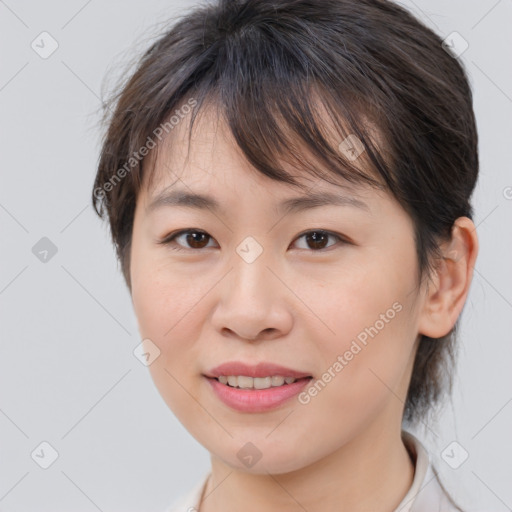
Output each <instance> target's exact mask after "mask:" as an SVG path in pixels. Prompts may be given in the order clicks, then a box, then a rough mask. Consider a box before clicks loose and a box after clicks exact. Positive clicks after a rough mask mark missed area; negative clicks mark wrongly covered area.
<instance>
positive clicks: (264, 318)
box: [212, 255, 293, 341]
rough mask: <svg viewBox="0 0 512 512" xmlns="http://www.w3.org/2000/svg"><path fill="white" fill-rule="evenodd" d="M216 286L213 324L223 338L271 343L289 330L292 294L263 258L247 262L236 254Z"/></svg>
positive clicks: (291, 317) (291, 318) (290, 326)
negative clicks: (224, 275) (225, 273)
mask: <svg viewBox="0 0 512 512" xmlns="http://www.w3.org/2000/svg"><path fill="white" fill-rule="evenodd" d="M232 263H233V266H232V268H231V271H230V272H229V273H228V274H227V275H226V277H225V279H223V280H222V281H221V283H219V286H217V287H216V293H217V300H216V307H215V310H214V313H213V315H212V322H213V326H214V328H215V329H216V330H217V331H218V332H219V333H220V334H221V335H223V336H230V337H237V338H240V339H241V340H246V341H257V340H271V339H275V338H279V337H281V336H285V335H286V334H287V333H288V332H289V331H290V330H291V328H292V324H293V315H292V300H293V294H292V293H291V292H290V291H289V290H288V289H287V288H286V286H285V285H284V284H283V282H282V277H281V278H278V277H277V275H278V274H279V270H277V269H276V268H275V265H274V266H273V267H271V266H270V265H269V262H268V261H267V259H266V258H264V257H263V256H260V257H259V258H258V259H256V260H255V261H253V262H251V263H248V262H246V261H244V260H243V259H242V258H239V257H238V255H236V257H234V258H233V261H232Z"/></svg>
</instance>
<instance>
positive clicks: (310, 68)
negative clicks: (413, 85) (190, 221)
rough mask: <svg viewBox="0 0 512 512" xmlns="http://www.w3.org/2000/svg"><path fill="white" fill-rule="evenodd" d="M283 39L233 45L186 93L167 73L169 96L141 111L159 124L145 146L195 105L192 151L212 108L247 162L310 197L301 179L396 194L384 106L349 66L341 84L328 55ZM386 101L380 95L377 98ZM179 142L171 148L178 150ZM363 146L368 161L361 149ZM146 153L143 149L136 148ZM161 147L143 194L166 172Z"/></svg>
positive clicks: (163, 89)
mask: <svg viewBox="0 0 512 512" xmlns="http://www.w3.org/2000/svg"><path fill="white" fill-rule="evenodd" d="M273 36H274V37H272V38H271V37H264V36H263V35H262V33H261V32H260V31H256V30H252V31H250V32H249V31H248V32H245V33H243V35H242V34H233V35H232V37H226V38H225V39H224V40H223V41H222V43H221V42H219V43H218V44H213V45H212V46H211V47H210V48H209V50H208V51H207V52H205V53H204V54H203V55H202V58H201V62H199V63H198V62H197V61H196V63H195V67H191V68H190V70H189V73H188V74H187V73H185V72H184V70H186V69H187V66H186V65H185V66H183V67H182V70H181V72H180V79H181V80H180V82H178V83H176V82H175V80H174V75H173V74H172V68H171V69H167V70H166V71H167V73H168V76H167V81H166V82H164V80H165V77H163V76H162V80H161V81H160V82H159V86H160V90H159V91H148V92H147V93H146V97H147V100H148V103H147V104H146V105H144V106H141V107H142V108H143V109H144V111H145V112H146V117H147V119H149V120H152V123H151V124H148V125H147V127H146V128H145V132H144V133H143V134H142V139H144V138H145V137H147V136H148V135H149V134H151V133H152V132H153V131H154V130H155V129H156V128H157V127H158V126H159V125H161V124H163V123H165V122H168V120H169V117H171V116H172V115H173V114H174V112H176V111H177V110H180V109H181V108H182V106H183V105H184V104H186V103H187V101H189V100H190V99H191V98H193V99H195V100H196V102H197V106H195V107H194V109H193V111H192V112H190V114H188V115H190V117H191V119H190V123H189V135H188V147H189V150H190V144H191V141H192V131H193V126H194V123H195V121H196V118H197V116H200V115H201V113H202V112H204V111H206V110H208V109H209V107H211V108H213V110H214V112H215V113H216V115H215V118H216V119H218V120H223V121H225V122H226V124H227V126H228V127H229V130H230V132H231V134H232V136H233V140H234V141H235V143H236V144H237V145H238V147H239V148H240V149H241V151H242V153H243V155H244V156H245V158H246V159H247V161H248V162H249V163H250V164H251V165H252V166H253V167H254V168H255V169H257V170H258V171H260V172H261V173H262V174H264V175H266V176H268V177H269V178H271V179H274V180H276V181H281V182H285V183H288V184H290V185H293V186H297V187H299V188H308V187H305V186H303V185H301V184H300V183H299V182H298V181H297V180H296V179H295V177H294V172H293V171H297V173H302V174H304V173H306V174H307V175H310V176H312V177H314V178H317V179H318V178H320V179H322V180H324V181H327V182H329V183H333V184H336V185H339V184H340V181H342V182H344V183H345V184H350V183H351V184H355V185H369V186H371V187H375V188H378V189H385V188H389V189H390V190H391V191H393V189H394V184H393V176H392V173H391V172H390V169H391V168H393V162H392V160H393V159H392V156H391V151H390V150H389V145H388V141H387V140H386V138H385V134H386V133H387V132H388V131H389V129H388V128H387V127H386V126H385V118H379V116H378V112H379V107H378V102H377V100H376V103H375V104H373V105H372V104H370V102H369V100H368V98H367V97H366V98H364V99H363V97H362V96H358V94H357V90H358V83H359V84H360V83H361V70H360V69H356V68H355V66H354V65H353V64H351V63H350V62H347V66H346V69H343V70H341V72H340V71H339V66H338V73H337V74H336V76H334V69H335V67H334V64H333V68H332V70H330V69H329V68H328V66H327V63H324V62H322V61H321V58H320V55H318V58H317V59H316V60H315V59H313V58H312V55H309V56H306V55H305V54H303V49H302V48H297V47H295V48H291V47H288V46H287V45H286V42H285V41H281V40H279V39H276V37H275V34H273ZM150 52H151V50H150ZM312 61H313V64H312ZM315 62H316V63H317V64H318V66H317V67H315V66H314V63H315ZM146 72H147V70H146ZM373 88H374V89H378V88H377V87H376V86H375V85H374V84H373ZM378 96H379V91H378V90H376V91H375V94H374V95H373V98H374V99H375V98H378ZM169 98H172V99H173V101H172V102H170V101H169ZM139 135H140V134H139ZM171 135H172V132H170V133H169V134H168V135H167V136H166V143H168V144H170V146H171V148H172V137H170V136H171ZM347 137H348V139H347ZM140 138H141V137H139V139H140ZM344 141H345V142H344ZM354 141H355V142H356V143H357V144H359V145H360V151H361V152H360V154H357V155H356V153H355V152H354V151H355V150H356V149H357V148H352V149H353V150H354V151H353V150H352V149H351V147H352V146H353V143H354ZM137 144H139V145H140V141H139V140H137V142H135V141H133V143H132V146H133V147H136V145H137ZM159 146H160V144H159V145H158V147H156V148H155V150H154V151H153V152H154V153H155V154H154V155H150V159H149V161H148V162H146V163H149V164H150V165H144V166H139V167H138V169H136V171H139V172H134V173H133V177H134V179H135V183H136V188H137V190H138V189H140V187H141V184H142V183H143V182H146V183H148V186H151V183H152V181H153V175H154V171H155V169H154V165H151V162H153V163H154V162H156V158H157V156H158V150H159V149H160V148H159ZM171 150H172V149H171ZM357 153H359V151H358V152H357ZM354 155H356V156H354ZM143 168H144V169H143ZM285 169H288V170H285ZM290 170H292V172H290ZM142 173H144V174H147V176H145V175H142Z"/></svg>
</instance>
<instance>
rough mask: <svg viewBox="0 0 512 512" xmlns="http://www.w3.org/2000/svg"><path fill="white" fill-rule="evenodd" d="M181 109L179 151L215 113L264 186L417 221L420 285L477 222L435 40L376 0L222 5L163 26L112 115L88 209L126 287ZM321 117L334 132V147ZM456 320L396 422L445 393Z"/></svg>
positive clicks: (456, 87)
mask: <svg viewBox="0 0 512 512" xmlns="http://www.w3.org/2000/svg"><path fill="white" fill-rule="evenodd" d="M191 104H193V105H194V106H197V108H195V109H194V110H193V111H192V118H191V123H190V133H189V142H190V137H191V132H192V126H193V123H194V120H195V118H196V116H197V114H198V113H199V112H200V109H201V107H202V106H204V105H206V104H210V105H214V106H216V108H217V109H218V112H219V115H220V116H222V118H223V119H224V120H225V121H226V122H227V124H228V126H229V129H230V132H231V133H232V135H233V137H234V141H235V142H236V144H237V145H238V146H239V148H240V149H241V150H242V152H243V154H244V155H245V157H246V159H247V161H248V162H249V163H250V164H252V165H253V166H254V167H255V169H256V170H257V171H259V172H261V173H262V174H264V175H265V176H268V177H269V178H271V179H273V180H276V181H281V182H285V183H288V184H290V185H293V186H300V185H298V183H297V182H296V181H295V179H294V177H293V176H292V174H291V173H290V172H287V171H285V170H284V165H283V163H284V162H286V163H288V164H290V165H291V166H292V167H293V168H294V169H301V170H303V171H306V172H308V173H309V174H311V175H314V176H316V177H317V178H319V179H324V180H327V181H330V180H332V179H334V178H336V179H337V180H338V182H339V180H340V179H341V180H343V181H344V182H345V183H356V184H366V185H369V186H371V187H376V188H381V189H382V188H385V189H386V190H387V191H388V192H389V193H390V194H391V195H392V196H394V198H396V200H397V201H398V202H399V204H400V205H401V206H402V207H403V208H404V210H405V211H406V212H407V213H408V214H409V215H410V216H411V218H412V221H413V225H414V243H415V247H416V254H417V260H418V266H417V268H418V276H417V277H418V282H421V281H422V279H424V278H430V277H431V276H432V275H433V273H434V272H435V271H436V268H437V264H438V263H439V261H440V258H442V252H441V249H440V248H441V245H440V244H441V243H442V242H443V241H447V240H449V239H450V237H451V231H452V227H453V224H454V221H455V220H456V219H457V218H458V217H460V216H466V217H469V218H470V219H472V218H473V210H472V206H471V204H470V197H471V194H472V192H473V189H474V187H475V184H476V180H477V175H478V151H477V131H476V123H475V118H474V113H473V108H472V93H471V89H470V86H469V83H468V79H467V76H466V72H465V69H464V68H463V66H462V64H461V63H460V62H459V60H458V59H457V58H455V56H454V55H452V54H450V53H448V52H447V51H445V49H444V48H443V47H442V40H441V38H440V37H439V36H438V35H436V34H435V33H434V32H433V31H432V30H430V29H429V28H428V27H426V26H425V25H424V24H422V23H421V22H420V21H419V20H417V19H416V18H415V17H414V16H413V15H412V14H410V13H409V12H408V11H407V10H405V9H404V8H403V7H401V6H399V5H397V4H394V3H392V2H389V1H385V0H314V1H313V0H279V1H277V0H276V1H273V0H217V1H215V2H214V3H212V4H202V5H199V6H196V7H195V8H194V9H191V10H190V11H189V12H187V13H186V15H183V16H182V17H181V18H180V19H179V20H177V21H176V22H175V23H173V24H172V26H170V27H168V28H167V30H166V31H165V33H163V35H160V36H159V37H158V39H157V40H156V41H155V42H153V44H152V45H151V46H150V48H149V49H148V50H147V51H146V52H145V53H144V54H143V56H142V57H141V58H140V61H139V62H138V65H137V68H136V70H135V71H134V72H133V74H131V75H130V76H128V78H127V79H126V80H125V81H124V83H123V85H122V86H121V87H120V88H119V89H118V90H117V92H116V93H115V94H113V95H112V96H111V97H110V99H109V101H108V102H107V103H106V112H107V110H108V111H109V112H110V113H108V112H107V114H108V116H106V117H105V119H106V124H107V127H106V132H105V135H104V138H103V141H102V149H101V154H100V159H99V164H98V169H97V175H96V178H95V182H94V189H93V192H92V201H93V205H94V208H95V211H96V213H97V214H98V215H99V216H100V217H101V218H105V216H106V214H108V219H109V224H110V231H111V235H112V240H113V243H114V245H115V248H116V253H117V257H118V259H119V261H120V264H121V268H122V272H123V275H124V278H125V281H126V283H127V285H128V287H129V288H130V290H131V284H130V246H131V237H132V229H133V219H134V211H135V205H136V199H137V195H138V192H139V191H140V190H141V187H142V186H143V183H144V181H143V179H144V180H146V179H149V180H151V175H152V173H153V172H154V168H152V167H151V166H150V165H145V164H147V163H148V162H149V160H148V158H147V157H146V158H144V156H145V155H146V154H147V153H148V148H152V147H153V146H155V145H156V149H155V151H157V150H158V146H159V144H157V143H156V141H155V139H156V138H158V139H159V141H161V139H162V137H161V135H162V134H163V131H165V132H166V133H171V132H170V130H171V129H172V128H173V127H174V125H175V124H176V122H175V121H174V120H173V119H175V120H177V122H179V118H180V117H183V116H182V115H181V114H180V112H184V113H188V112H190V107H189V105H191ZM319 106H321V107H322V109H323V110H324V111H325V112H327V113H328V115H329V118H330V120H331V121H332V123H333V124H334V126H335V127H336V128H337V129H338V137H337V140H336V141H335V142H334V143H333V140H332V137H331V138H329V137H328V133H327V130H326V127H325V125H326V122H325V118H322V117H321V116H320V115H319V113H318V111H319V108H318V107H319ZM177 114H180V115H177ZM372 127H374V128H376V131H377V132H378V137H379V139H378V141H379V143H378V144H377V143H376V140H375V137H372V135H374V134H375V132H374V131H373V130H372V131H370V130H371V128H372ZM331 133H332V132H331ZM347 134H354V135H355V136H357V138H358V139H359V140H360V141H361V143H362V144H363V147H364V149H365V151H364V158H365V161H366V165H365V168H366V171H367V172H365V170H363V169H361V168H360V167H358V166H356V165H355V163H354V161H352V159H351V158H348V156H347V155H346V154H345V153H344V152H343V151H340V147H339V144H340V141H341V140H344V139H343V137H344V136H346V135H347ZM340 135H341V138H340ZM150 142H151V143H152V145H151V146H150ZM144 148H145V151H144ZM141 155H143V156H142V157H141ZM309 157H311V158H309ZM152 160H153V158H152ZM322 166H323V167H324V170H323V171H322ZM458 321H459V319H457V322H456V323H455V325H454V327H453V329H452V330H451V331H450V332H449V333H448V334H447V335H445V336H443V337H442V338H438V339H433V338H429V337H428V336H425V335H421V337H420V340H419V343H418V348H417V352H416V355H415V361H414V366H413V371H412V376H411V381H410V385H409V389H408V393H407V398H406V402H405V406H404V419H405V420H407V421H410V422H413V423H414V422H417V421H418V420H421V419H422V418H423V417H424V416H425V415H426V413H427V412H429V411H430V410H431V409H432V408H433V406H434V405H436V404H437V403H438V402H440V398H441V397H442V396H443V394H444V392H445V391H447V390H449V391H450V392H451V389H452V379H451V373H452V369H453V366H454V353H455V347H456V340H455V338H456V332H457V326H458Z"/></svg>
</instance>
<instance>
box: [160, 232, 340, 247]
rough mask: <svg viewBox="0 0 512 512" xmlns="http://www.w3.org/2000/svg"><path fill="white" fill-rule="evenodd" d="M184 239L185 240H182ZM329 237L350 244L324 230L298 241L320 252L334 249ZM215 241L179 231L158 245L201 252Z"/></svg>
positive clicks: (202, 234) (311, 233) (202, 233)
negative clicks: (185, 245) (180, 241)
mask: <svg viewBox="0 0 512 512" xmlns="http://www.w3.org/2000/svg"><path fill="white" fill-rule="evenodd" d="M182 237H183V238H182ZM329 237H332V238H335V239H336V240H338V241H339V242H341V243H349V242H348V241H346V240H345V239H344V238H343V237H342V236H340V235H337V234H335V233H332V232H330V231H325V230H322V229H315V230H309V231H305V232H304V233H302V234H300V235H299V236H298V237H297V238H296V240H300V239H301V238H304V240H305V241H306V244H307V245H308V247H306V249H308V248H309V249H312V250H313V252H319V251H322V250H323V249H325V248H326V247H327V248H328V247H332V245H335V244H331V245H327V246H326V245H325V244H326V242H327V240H328V239H329ZM180 238H182V240H183V241H184V242H185V243H186V244H189V245H188V247H183V246H182V245H181V244H178V243H177V241H178V240H179V239H180ZM209 240H213V239H212V237H211V236H210V235H209V234H208V233H206V232H205V231H202V230H199V229H182V230H180V231H177V232H176V233H171V234H170V235H169V236H167V237H165V238H164V239H163V240H160V241H158V244H161V245H167V246H169V247H170V248H171V249H172V250H174V251H181V250H183V249H186V250H192V251H194V250H199V249H205V248H207V247H208V241H209Z"/></svg>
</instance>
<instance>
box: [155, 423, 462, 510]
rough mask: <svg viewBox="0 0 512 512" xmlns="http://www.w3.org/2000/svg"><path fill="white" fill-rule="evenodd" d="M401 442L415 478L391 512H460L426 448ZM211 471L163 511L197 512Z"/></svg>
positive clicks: (405, 435) (407, 436)
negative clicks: (404, 446) (409, 456)
mask: <svg viewBox="0 0 512 512" xmlns="http://www.w3.org/2000/svg"><path fill="white" fill-rule="evenodd" d="M402 439H403V441H404V443H405V445H406V447H407V448H408V450H409V452H410V453H411V454H412V458H413V460H414V464H415V468H414V478H413V482H412V485H411V487H410V488H409V491H408V492H407V494H406V495H405V497H404V499H403V500H402V501H401V502H400V504H399V505H398V507H397V508H396V509H395V510H394V512H462V509H461V508H459V507H458V506H457V505H456V504H455V503H454V502H453V500H452V498H451V497H450V496H449V495H448V494H447V493H446V491H445V490H444V488H443V486H442V484H441V482H440V480H439V478H438V476H437V473H436V471H435V469H434V467H433V466H432V464H431V462H430V457H429V455H428V452H427V450H426V449H425V447H424V446H423V445H422V444H421V443H420V441H419V440H418V439H417V438H416V437H415V436H413V435H412V434H411V433H410V432H406V431H402ZM209 476H210V472H208V473H207V474H205V475H203V476H202V477H201V479H200V480H199V482H197V483H196V485H195V486H194V487H193V488H192V489H191V490H190V491H189V492H188V493H187V494H185V495H182V496H180V497H179V498H178V500H177V501H175V502H174V504H173V505H172V506H171V507H170V508H168V509H166V510H165V512H197V511H198V510H199V502H200V500H201V496H202V495H203V491H204V489H205V486H206V481H207V480H208V477H209Z"/></svg>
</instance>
